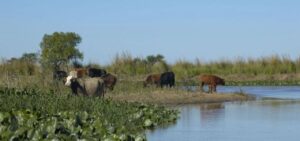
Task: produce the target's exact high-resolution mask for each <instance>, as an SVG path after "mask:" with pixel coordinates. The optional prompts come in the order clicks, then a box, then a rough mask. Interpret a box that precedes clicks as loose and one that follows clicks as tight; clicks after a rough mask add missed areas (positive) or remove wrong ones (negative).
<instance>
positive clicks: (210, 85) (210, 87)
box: [209, 84, 213, 93]
mask: <svg viewBox="0 0 300 141" xmlns="http://www.w3.org/2000/svg"><path fill="white" fill-rule="evenodd" d="M212 91H213V84H209V93H212Z"/></svg>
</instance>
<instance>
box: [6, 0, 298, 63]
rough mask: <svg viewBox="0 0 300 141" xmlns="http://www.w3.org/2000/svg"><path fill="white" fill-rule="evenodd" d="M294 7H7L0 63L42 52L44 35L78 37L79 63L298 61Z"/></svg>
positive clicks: (129, 1)
mask: <svg viewBox="0 0 300 141" xmlns="http://www.w3.org/2000/svg"><path fill="white" fill-rule="evenodd" d="M299 7H300V1H299V0H86V1H83V0H43V1H41V0H23V1H20V0H7V1H4V0H3V1H1V2H0V57H1V58H6V59H9V58H11V57H20V56H21V55H22V54H23V53H29V52H40V46H39V44H40V42H41V41H42V38H43V36H44V35H45V34H52V33H53V32H75V33H77V34H79V35H80V36H81V38H82V42H81V43H80V44H79V45H78V49H79V50H80V51H81V52H83V53H84V62H86V63H99V64H109V63H111V62H112V60H113V58H114V57H115V56H116V54H118V53H119V54H120V53H124V52H126V53H129V54H131V55H132V56H133V57H146V56H148V55H156V54H161V55H163V56H164V57H165V60H166V61H167V62H168V63H174V62H176V61H178V60H187V61H194V60H195V59H197V58H198V59H200V60H201V61H216V60H221V59H235V58H237V57H243V58H249V57H251V58H260V57H264V56H271V55H275V54H277V55H285V56H290V57H291V58H292V59H295V58H298V57H299V56H300V8H299Z"/></svg>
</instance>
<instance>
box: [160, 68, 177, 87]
mask: <svg viewBox="0 0 300 141" xmlns="http://www.w3.org/2000/svg"><path fill="white" fill-rule="evenodd" d="M164 86H167V87H173V86H175V74H174V72H172V71H170V72H164V73H162V74H161V76H160V87H161V88H162V87H164Z"/></svg>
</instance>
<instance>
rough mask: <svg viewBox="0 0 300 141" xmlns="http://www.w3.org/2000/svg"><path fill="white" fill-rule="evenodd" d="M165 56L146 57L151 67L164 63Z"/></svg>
mask: <svg viewBox="0 0 300 141" xmlns="http://www.w3.org/2000/svg"><path fill="white" fill-rule="evenodd" d="M163 59H164V56H162V55H161V54H157V55H156V56H155V55H149V56H147V57H146V60H147V62H148V63H150V64H151V65H153V64H155V63H156V62H164V60H163Z"/></svg>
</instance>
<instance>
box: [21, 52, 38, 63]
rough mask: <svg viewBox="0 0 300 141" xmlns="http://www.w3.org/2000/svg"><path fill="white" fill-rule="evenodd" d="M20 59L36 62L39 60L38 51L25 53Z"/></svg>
mask: <svg viewBox="0 0 300 141" xmlns="http://www.w3.org/2000/svg"><path fill="white" fill-rule="evenodd" d="M20 60H22V61H25V62H28V63H32V64H35V63H36V62H37V61H38V55H37V54H36V53H24V54H23V55H22V57H21V58H20Z"/></svg>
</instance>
